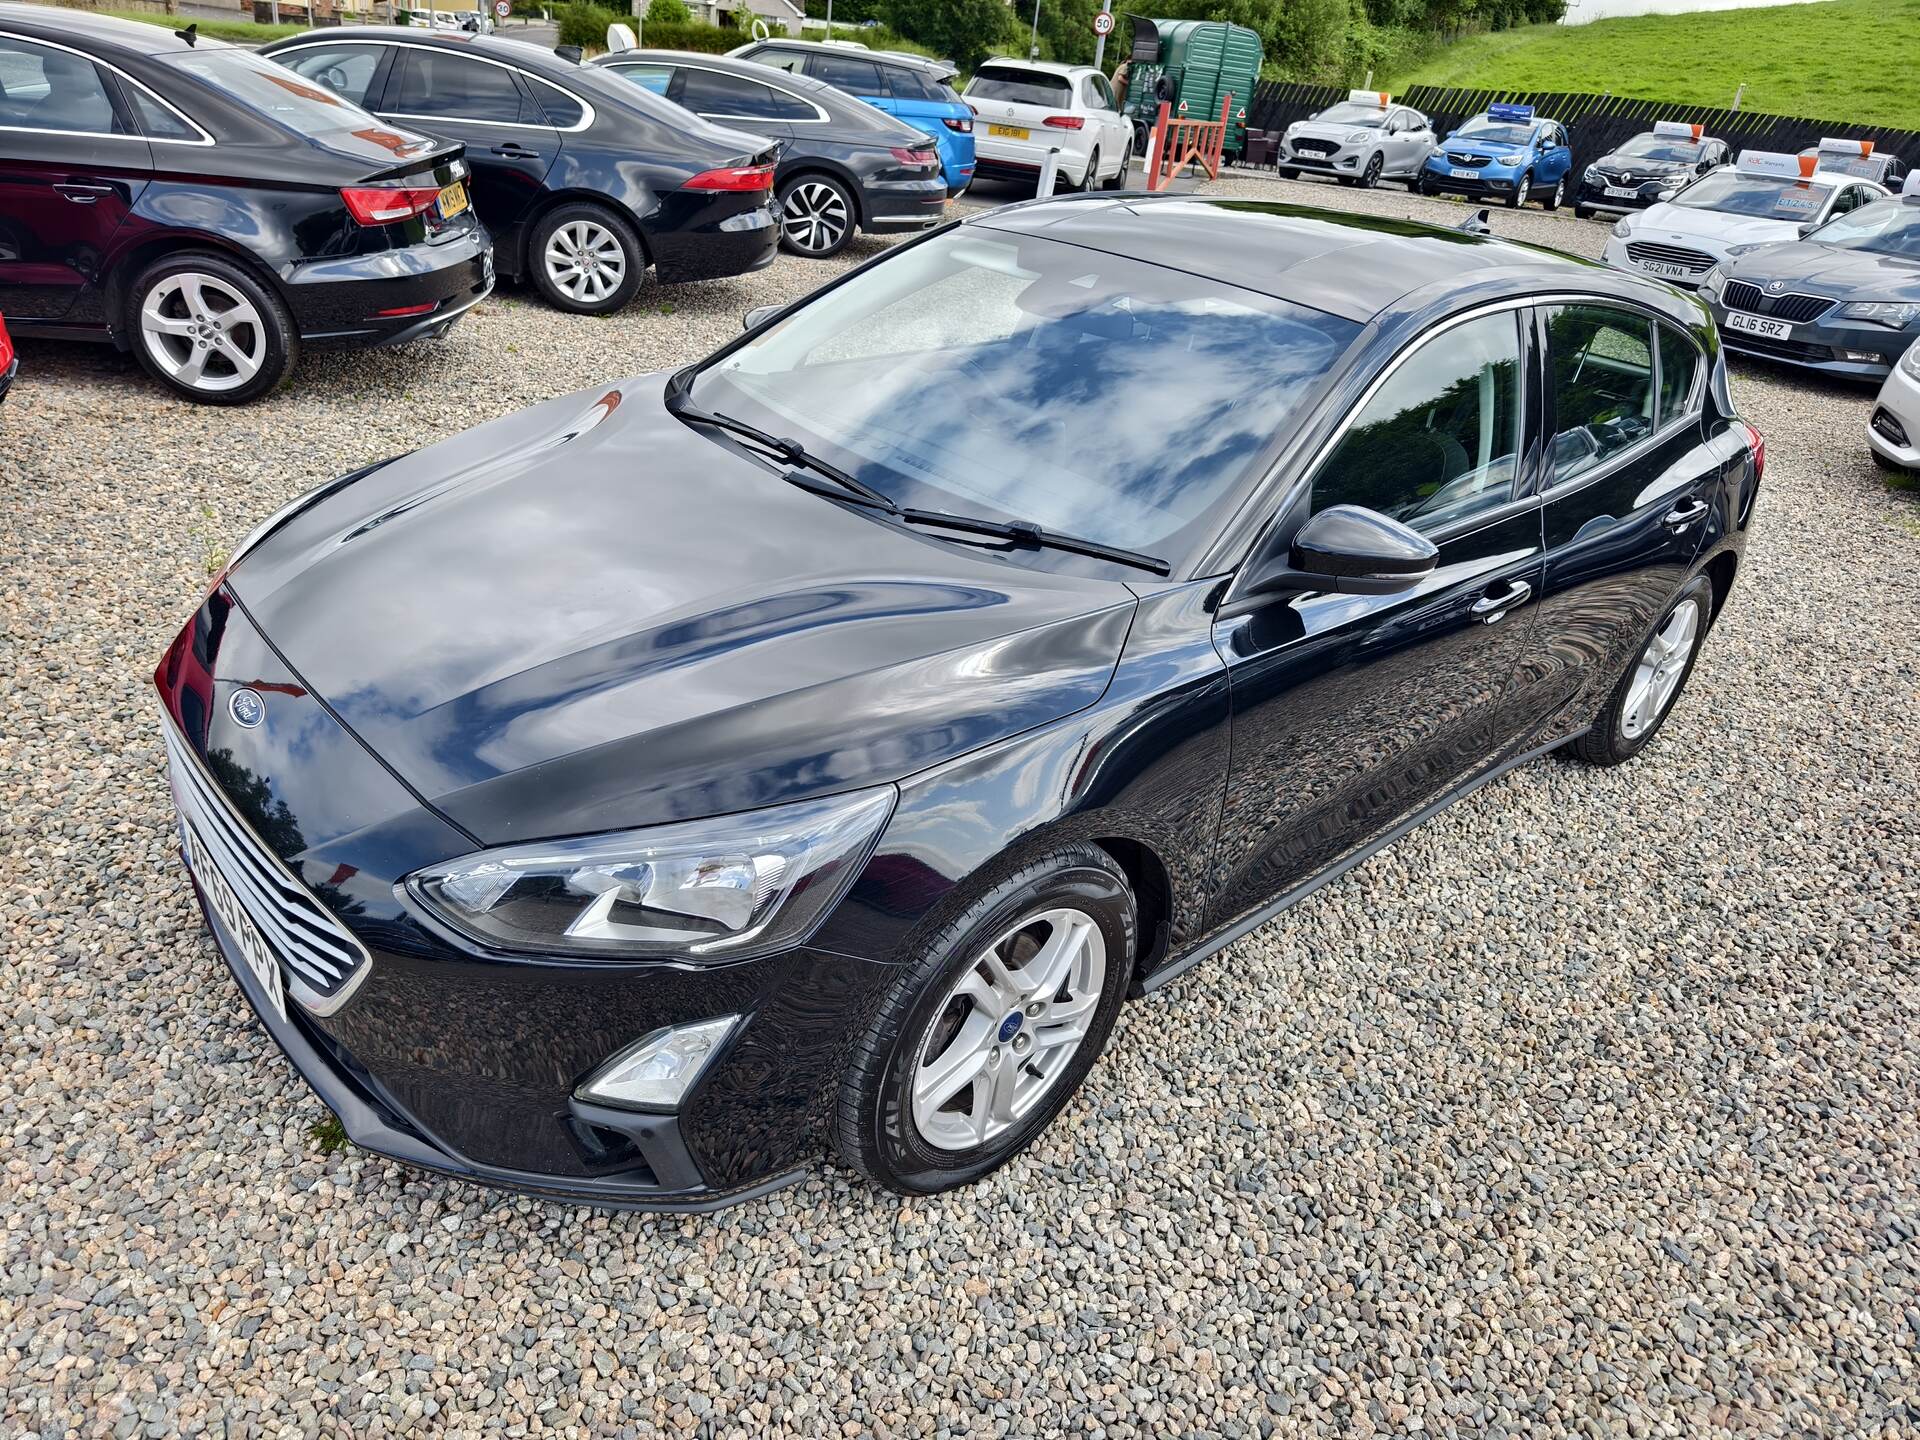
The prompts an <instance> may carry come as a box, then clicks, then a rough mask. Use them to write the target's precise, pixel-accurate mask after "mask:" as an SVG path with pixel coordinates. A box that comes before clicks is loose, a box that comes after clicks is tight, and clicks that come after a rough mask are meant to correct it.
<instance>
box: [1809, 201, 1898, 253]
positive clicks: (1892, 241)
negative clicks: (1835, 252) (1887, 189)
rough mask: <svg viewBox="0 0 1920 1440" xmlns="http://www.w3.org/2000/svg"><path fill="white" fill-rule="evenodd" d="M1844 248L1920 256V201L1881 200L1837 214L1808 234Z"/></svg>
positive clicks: (1827, 243)
mask: <svg viewBox="0 0 1920 1440" xmlns="http://www.w3.org/2000/svg"><path fill="white" fill-rule="evenodd" d="M1807 238H1808V239H1810V240H1816V241H1818V242H1819V243H1820V244H1822V245H1837V246H1838V247H1839V248H1840V249H1842V250H1864V251H1866V252H1867V253H1868V254H1870V255H1897V256H1899V257H1900V258H1901V259H1903V260H1920V203H1915V202H1914V201H1911V200H1879V201H1876V202H1875V203H1873V204H1871V205H1862V206H1861V207H1860V208H1859V209H1858V210H1855V211H1852V212H1851V213H1849V214H1846V215H1839V216H1835V217H1834V218H1833V219H1831V220H1829V221H1828V222H1827V223H1826V224H1824V225H1822V226H1821V227H1820V228H1819V229H1818V230H1816V231H1814V232H1813V234H1812V235H1810V236H1808V237H1807Z"/></svg>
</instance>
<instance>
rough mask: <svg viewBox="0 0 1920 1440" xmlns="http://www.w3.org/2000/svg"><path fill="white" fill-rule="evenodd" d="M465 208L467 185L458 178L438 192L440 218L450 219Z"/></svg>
mask: <svg viewBox="0 0 1920 1440" xmlns="http://www.w3.org/2000/svg"><path fill="white" fill-rule="evenodd" d="M466 208H467V187H466V186H465V185H462V184H461V183H460V182H459V181H458V180H456V181H454V182H453V184H451V185H449V186H447V188H446V189H444V190H442V191H441V192H440V218H441V219H442V220H451V219H452V218H453V217H454V216H456V215H458V214H459V213H460V212H461V211H462V210H464V209H466Z"/></svg>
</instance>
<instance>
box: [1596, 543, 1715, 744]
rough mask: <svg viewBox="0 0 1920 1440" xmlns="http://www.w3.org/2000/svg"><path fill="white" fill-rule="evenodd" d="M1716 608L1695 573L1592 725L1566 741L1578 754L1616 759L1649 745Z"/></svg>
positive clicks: (1707, 586)
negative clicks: (1581, 733)
mask: <svg viewBox="0 0 1920 1440" xmlns="http://www.w3.org/2000/svg"><path fill="white" fill-rule="evenodd" d="M1712 614H1713V586H1712V585H1711V584H1709V583H1708V581H1707V578H1706V577H1705V576H1704V575H1701V576H1696V577H1695V578H1694V579H1692V580H1689V581H1688V582H1687V583H1686V585H1685V586H1684V587H1682V589H1681V591H1680V593H1679V594H1678V595H1677V596H1675V597H1674V599H1673V602H1672V603H1671V604H1669V605H1668V606H1667V608H1666V610H1665V611H1663V612H1662V613H1661V616H1660V619H1659V621H1658V623H1657V624H1655V625H1654V627H1653V629H1652V631H1650V632H1649V633H1648V635H1647V638H1646V639H1645V640H1644V641H1643V642H1641V646H1640V650H1639V653H1638V654H1636V655H1635V656H1634V658H1633V663H1632V664H1631V665H1629V666H1628V667H1627V673H1626V674H1625V675H1622V676H1621V677H1620V683H1619V684H1618V685H1616V686H1614V688H1613V694H1612V695H1610V696H1608V697H1607V703H1606V706H1605V708H1603V709H1602V710H1601V712H1600V714H1599V716H1598V717H1597V718H1596V719H1595V720H1594V722H1593V728H1592V729H1591V730H1589V731H1587V733H1586V734H1584V735H1582V736H1580V738H1579V739H1577V740H1575V741H1574V742H1573V743H1572V744H1571V745H1570V746H1569V747H1568V748H1569V749H1570V750H1571V751H1572V753H1573V754H1574V756H1575V757H1576V758H1578V759H1581V760H1584V761H1586V762H1587V764H1589V765H1618V764H1620V763H1621V762H1623V761H1626V760H1631V759H1632V758H1633V757H1634V756H1635V755H1638V754H1639V753H1640V752H1641V751H1642V750H1644V749H1645V748H1646V747H1647V743H1648V742H1649V741H1651V740H1652V739H1653V737H1654V736H1655V735H1657V734H1659V733H1660V727H1661V726H1662V725H1664V724H1666V723H1667V716H1668V715H1670V714H1672V713H1673V702H1674V701H1675V700H1677V699H1678V698H1679V696H1680V692H1681V691H1682V690H1684V689H1686V686H1687V680H1688V677H1690V676H1691V675H1692V674H1693V664H1694V661H1695V659H1697V658H1698V656H1699V654H1700V641H1701V639H1702V638H1703V637H1704V636H1705V635H1706V633H1707V621H1708V618H1709V617H1710V616H1711V615H1712Z"/></svg>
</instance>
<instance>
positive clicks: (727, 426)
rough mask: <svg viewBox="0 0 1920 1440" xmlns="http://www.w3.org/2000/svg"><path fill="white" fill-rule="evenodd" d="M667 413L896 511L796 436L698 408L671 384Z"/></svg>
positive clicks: (885, 498)
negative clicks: (803, 468)
mask: <svg viewBox="0 0 1920 1440" xmlns="http://www.w3.org/2000/svg"><path fill="white" fill-rule="evenodd" d="M667 413H668V414H670V415H673V416H675V417H677V418H678V419H681V420H685V421H687V422H688V423H690V424H694V425H711V426H712V427H713V428H714V429H716V430H724V431H726V432H727V433H728V434H729V435H738V436H739V437H740V438H741V439H742V440H747V441H751V442H752V443H753V444H755V445H758V446H759V447H760V448H761V449H763V450H765V451H767V452H768V453H769V454H770V455H772V456H773V457H774V458H775V459H777V460H779V461H780V462H781V463H782V464H784V465H804V466H806V467H807V469H809V470H811V471H813V472H814V473H816V474H819V475H824V476H826V477H827V479H829V480H831V481H832V482H833V483H834V484H835V485H838V486H839V487H840V488H841V489H842V490H845V491H847V492H848V493H849V494H852V495H856V496H858V497H859V498H860V500H861V501H862V502H863V503H865V504H868V505H871V506H873V507H874V508H875V509H877V510H887V511H898V510H899V508H900V507H899V506H898V505H896V504H894V503H893V501H891V500H889V499H888V498H887V497H886V496H885V495H883V494H881V493H880V492H879V491H878V490H876V489H874V488H873V487H872V486H871V485H869V484H867V482H866V481H864V480H861V479H859V478H858V477H856V476H853V475H849V474H848V473H847V472H846V471H844V470H842V469H841V468H840V467H839V466H838V465H832V464H829V463H828V462H827V461H825V460H822V459H821V458H820V457H819V456H818V455H815V454H813V453H812V452H811V451H809V450H808V449H807V447H806V446H804V445H802V444H801V443H800V442H799V441H798V440H794V439H790V438H788V437H787V436H784V435H774V434H770V433H769V432H767V431H765V430H762V429H761V428H760V427H759V426H757V425H749V424H748V423H747V422H746V421H744V420H736V419H734V418H733V417H732V416H731V415H720V414H716V413H715V412H713V411H711V410H702V409H700V408H699V407H698V406H695V405H690V404H688V403H687V401H686V400H685V399H684V398H682V396H681V395H680V394H679V392H677V391H675V390H673V389H672V388H669V389H668V391H667ZM829 493H831V492H829Z"/></svg>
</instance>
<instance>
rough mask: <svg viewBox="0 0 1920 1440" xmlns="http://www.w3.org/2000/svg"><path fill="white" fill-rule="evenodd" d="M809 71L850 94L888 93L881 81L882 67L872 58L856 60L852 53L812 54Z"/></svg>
mask: <svg viewBox="0 0 1920 1440" xmlns="http://www.w3.org/2000/svg"><path fill="white" fill-rule="evenodd" d="M807 73H808V74H809V75H811V76H813V78H814V79H816V80H824V81H825V82H826V83H827V84H829V85H831V86H833V88H834V89H836V90H844V91H846V92H847V94H849V95H884V94H886V93H887V92H886V88H885V87H884V86H883V85H882V84H881V81H880V67H879V66H878V65H876V64H874V63H873V62H872V61H871V60H856V59H854V58H853V57H852V56H851V55H810V56H808V57H807Z"/></svg>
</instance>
